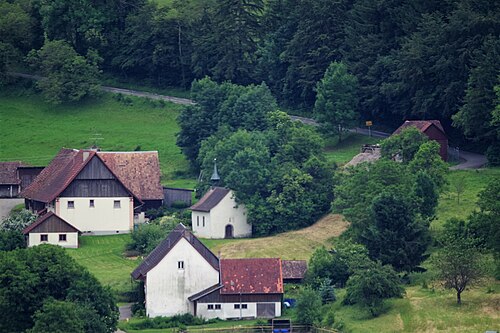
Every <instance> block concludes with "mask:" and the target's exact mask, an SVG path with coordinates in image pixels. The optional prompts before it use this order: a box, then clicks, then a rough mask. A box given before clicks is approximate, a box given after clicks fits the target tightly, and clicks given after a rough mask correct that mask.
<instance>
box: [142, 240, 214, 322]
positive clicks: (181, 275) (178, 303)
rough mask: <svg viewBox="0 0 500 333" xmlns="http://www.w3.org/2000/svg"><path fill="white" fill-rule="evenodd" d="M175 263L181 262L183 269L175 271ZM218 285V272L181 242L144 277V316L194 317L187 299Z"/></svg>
mask: <svg viewBox="0 0 500 333" xmlns="http://www.w3.org/2000/svg"><path fill="white" fill-rule="evenodd" d="M179 262H183V267H184V268H183V269H180V268H179ZM218 282H219V272H218V271H217V270H216V269H215V268H213V267H212V266H211V265H210V264H209V263H208V262H207V261H206V260H205V259H204V258H203V257H202V256H201V255H200V253H199V252H198V251H196V249H195V248H194V247H193V246H192V245H191V244H190V243H189V242H188V241H187V240H186V239H185V238H181V239H180V240H179V242H178V243H177V244H176V245H175V246H174V247H173V248H172V249H171V250H170V252H169V253H168V254H167V255H166V256H165V257H164V258H163V259H162V260H161V261H160V263H158V265H156V266H155V267H154V268H152V269H151V270H150V271H149V272H148V273H147V276H146V283H145V294H146V313H147V315H148V316H149V317H157V316H173V315H175V314H182V313H194V308H193V304H192V303H191V302H190V301H189V300H188V297H189V296H191V295H194V294H196V293H198V292H200V291H202V290H204V289H206V288H208V287H211V286H213V285H214V284H216V283H218Z"/></svg>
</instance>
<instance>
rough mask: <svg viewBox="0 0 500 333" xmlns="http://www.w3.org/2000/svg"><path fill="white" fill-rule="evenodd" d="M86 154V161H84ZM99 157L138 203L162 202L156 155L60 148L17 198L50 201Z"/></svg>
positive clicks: (151, 153) (155, 153) (152, 153)
mask: <svg viewBox="0 0 500 333" xmlns="http://www.w3.org/2000/svg"><path fill="white" fill-rule="evenodd" d="M84 154H85V155H87V154H88V157H86V158H84V156H85V155H84ZM94 156H97V157H99V158H100V159H101V160H102V161H103V162H104V164H105V165H106V166H107V167H108V168H109V170H110V171H111V172H112V173H113V174H114V175H115V176H116V178H117V179H118V180H119V181H120V182H121V183H122V184H123V185H124V187H125V188H126V189H127V190H128V191H130V193H132V195H133V196H134V197H136V198H138V199H139V200H140V201H141V200H148V199H149V200H162V199H163V188H162V186H161V183H160V166H159V162H158V153H157V152H123V153H122V152H96V151H94V150H76V149H67V148H63V149H61V150H60V151H59V153H58V154H57V155H56V157H55V158H54V159H53V160H52V161H51V162H50V164H49V165H48V166H47V167H46V168H45V169H43V171H42V172H41V173H40V174H39V175H38V176H37V177H36V178H35V180H34V181H33V182H32V183H31V184H30V185H29V186H28V187H27V188H26V189H24V190H23V191H22V193H21V196H23V197H25V198H28V199H34V200H37V201H41V202H50V201H52V200H54V199H55V198H56V197H57V196H58V195H59V194H61V192H63V191H64V190H65V189H66V187H68V186H69V185H70V184H71V182H72V181H73V180H74V179H75V177H76V176H77V175H78V174H79V173H80V171H82V170H83V168H84V167H85V165H87V163H88V162H89V161H90V160H91V159H92V158H93V157H94Z"/></svg>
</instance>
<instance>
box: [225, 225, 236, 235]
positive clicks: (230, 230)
mask: <svg viewBox="0 0 500 333" xmlns="http://www.w3.org/2000/svg"><path fill="white" fill-rule="evenodd" d="M224 238H234V234H233V226H232V225H231V224H228V225H226V234H225V236H224Z"/></svg>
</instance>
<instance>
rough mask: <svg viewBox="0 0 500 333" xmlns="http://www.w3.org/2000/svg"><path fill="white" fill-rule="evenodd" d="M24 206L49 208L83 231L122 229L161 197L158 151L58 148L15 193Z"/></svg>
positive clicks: (39, 211) (42, 210)
mask: <svg viewBox="0 0 500 333" xmlns="http://www.w3.org/2000/svg"><path fill="white" fill-rule="evenodd" d="M20 195H21V196H22V197H24V198H25V206H26V208H27V209H29V210H31V211H32V212H35V213H37V214H39V215H43V214H45V213H46V212H52V213H54V214H55V215H57V216H58V217H60V218H61V219H63V220H64V221H66V222H68V223H69V224H71V225H72V226H74V227H75V228H76V229H78V230H80V231H81V232H83V233H93V234H115V233H127V232H129V231H130V230H131V229H132V228H133V224H134V218H138V217H139V216H143V212H144V211H145V210H147V209H149V208H157V207H159V206H160V205H161V204H162V201H163V188H162V186H161V183H160V166H159V160H158V153H157V152H156V151H152V152H135V151H134V152H101V151H97V150H85V149H84V150H78V149H67V148H63V149H61V150H60V151H59V153H58V154H57V155H56V157H55V158H54V159H53V160H52V161H51V162H50V164H49V165H48V166H47V167H46V168H45V169H43V170H42V172H40V174H39V175H38V176H37V177H36V178H35V179H34V181H33V182H32V183H31V184H30V185H29V186H28V187H26V188H25V189H24V190H23V191H22V192H21V194H20Z"/></svg>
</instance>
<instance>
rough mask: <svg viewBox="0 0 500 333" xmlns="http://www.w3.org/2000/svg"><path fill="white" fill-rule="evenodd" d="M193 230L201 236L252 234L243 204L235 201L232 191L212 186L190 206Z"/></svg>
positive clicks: (229, 236) (247, 235)
mask: <svg viewBox="0 0 500 333" xmlns="http://www.w3.org/2000/svg"><path fill="white" fill-rule="evenodd" d="M190 209H191V211H192V212H191V225H192V226H193V232H194V234H195V235H196V236H198V237H203V238H235V237H236V238H239V237H250V236H251V235H252V225H251V224H249V223H248V222H247V210H246V208H245V205H244V204H238V203H236V201H235V199H234V192H233V191H231V190H229V189H227V188H223V187H212V188H211V189H210V190H209V191H208V192H207V193H205V195H204V196H203V197H202V198H201V199H200V201H198V202H197V203H196V204H194V205H193V206H191V208H190Z"/></svg>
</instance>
